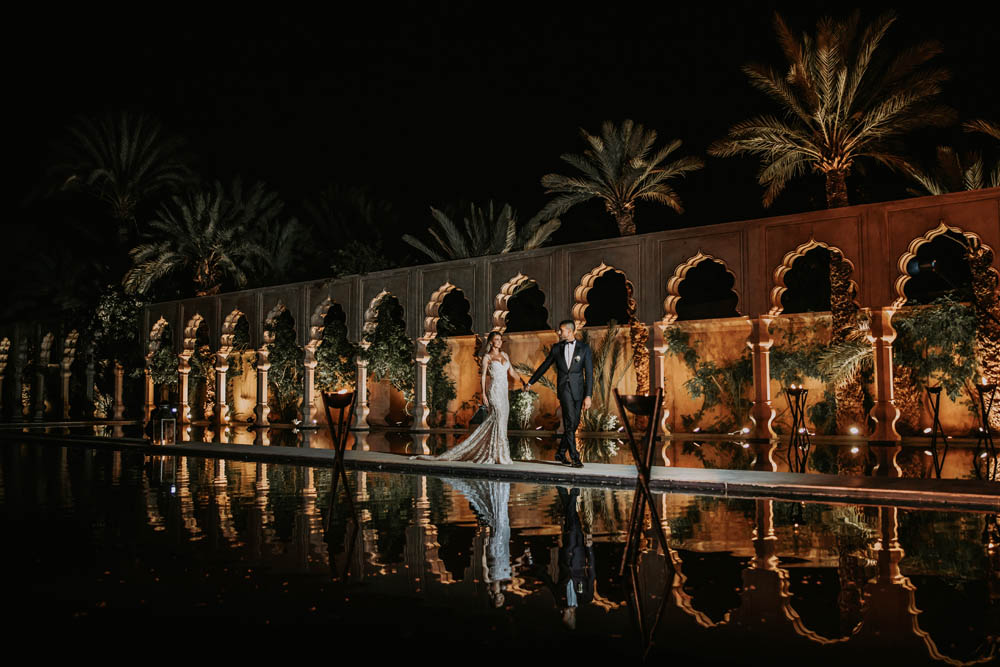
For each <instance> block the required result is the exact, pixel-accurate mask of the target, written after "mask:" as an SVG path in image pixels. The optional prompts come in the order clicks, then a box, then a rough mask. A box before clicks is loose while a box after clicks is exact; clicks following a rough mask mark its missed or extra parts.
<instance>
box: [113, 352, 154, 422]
mask: <svg viewBox="0 0 1000 667" xmlns="http://www.w3.org/2000/svg"><path fill="white" fill-rule="evenodd" d="M148 373H149V371H147V375H148ZM150 384H152V380H150ZM124 385H125V369H124V368H122V365H121V364H120V363H118V362H117V361H116V362H115V406H114V412H112V414H111V418H112V419H121V418H122V417H124V416H125V401H124V400H123V398H122V395H123V393H124ZM150 395H152V391H150ZM148 418H149V417H147V419H148Z"/></svg>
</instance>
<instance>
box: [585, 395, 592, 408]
mask: <svg viewBox="0 0 1000 667" xmlns="http://www.w3.org/2000/svg"><path fill="white" fill-rule="evenodd" d="M591 402H592V401H591V400H590V396H587V397H586V398H584V399H583V409H584V410H589V409H590V404H591Z"/></svg>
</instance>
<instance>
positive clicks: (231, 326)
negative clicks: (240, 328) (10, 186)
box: [219, 308, 246, 357]
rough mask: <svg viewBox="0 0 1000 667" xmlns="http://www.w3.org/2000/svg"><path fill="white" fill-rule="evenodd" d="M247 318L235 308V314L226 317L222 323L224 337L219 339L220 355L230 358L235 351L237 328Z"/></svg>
mask: <svg viewBox="0 0 1000 667" xmlns="http://www.w3.org/2000/svg"><path fill="white" fill-rule="evenodd" d="M243 317H246V316H245V315H244V314H243V311H241V310H240V309H239V308H234V309H233V312H231V313H229V314H228V315H226V319H225V320H224V321H223V322H222V335H221V336H220V337H219V354H220V355H222V356H223V357H228V356H229V355H230V354H231V353H232V351H233V344H234V343H235V342H236V327H237V325H239V323H240V319H241V318H243Z"/></svg>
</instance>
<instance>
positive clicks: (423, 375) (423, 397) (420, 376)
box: [410, 338, 431, 431]
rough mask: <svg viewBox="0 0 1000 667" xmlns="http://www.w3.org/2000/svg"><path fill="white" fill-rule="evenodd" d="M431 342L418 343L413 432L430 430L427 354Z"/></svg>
mask: <svg viewBox="0 0 1000 667" xmlns="http://www.w3.org/2000/svg"><path fill="white" fill-rule="evenodd" d="M429 342H431V339H430V338H418V339H417V342H416V350H415V351H416V355H415V356H414V361H416V362H417V367H416V371H417V372H416V383H415V387H414V389H415V392H414V393H415V396H414V401H413V402H414V405H413V426H411V427H410V430H411V431H428V430H430V426H429V425H428V423H427V417H428V416H429V414H428V413H429V408H428V406H427V362H428V361H430V355H428V354H427V344H428V343H429Z"/></svg>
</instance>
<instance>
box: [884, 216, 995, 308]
mask: <svg viewBox="0 0 1000 667" xmlns="http://www.w3.org/2000/svg"><path fill="white" fill-rule="evenodd" d="M948 232H952V233H954V234H959V235H961V236H963V237H965V239H966V241H973V240H974V241H976V242H979V243H982V239H980V238H979V236H978V235H977V234H976V233H974V232H964V231H962V230H961V229H960V228H958V227H949V226H948V225H946V224H945V223H944V220H941V221H940V222H939V223H938V226H937V227H935V228H934V229H931V230H928V231H927V233H926V234H924V235H923V236H920V237H917V238H915V239H913V240H912V241H910V245H909V247H908V248H907V249H906V252H904V253H903V254H902V255H900V257H899V262H898V263H897V268H898V269H899V276H898V277H897V278H896V300H895V301H894V302H893V306H894V307H896V308H899V307H902V306H905V305H906V302H907V297H906V283H908V282H910V277H911V276H910V274H909V273H908V272H907V270H906V266H907V265H908V264H909V263H910V261H911V260H913V259H916V257H917V250H919V249H920V246H922V245H924V244H925V243H929V242H931V241H933V240H934V239H935V238H937V237H939V236H943V235H945V234H947V233H948ZM982 245H983V248H985V249H988V250H990V251H992V248H990V247H989V246H987V245H986V244H985V243H983V244H982ZM990 271H992V272H993V273H997V270H996V269H994V268H990ZM998 277H1000V276H998Z"/></svg>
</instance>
